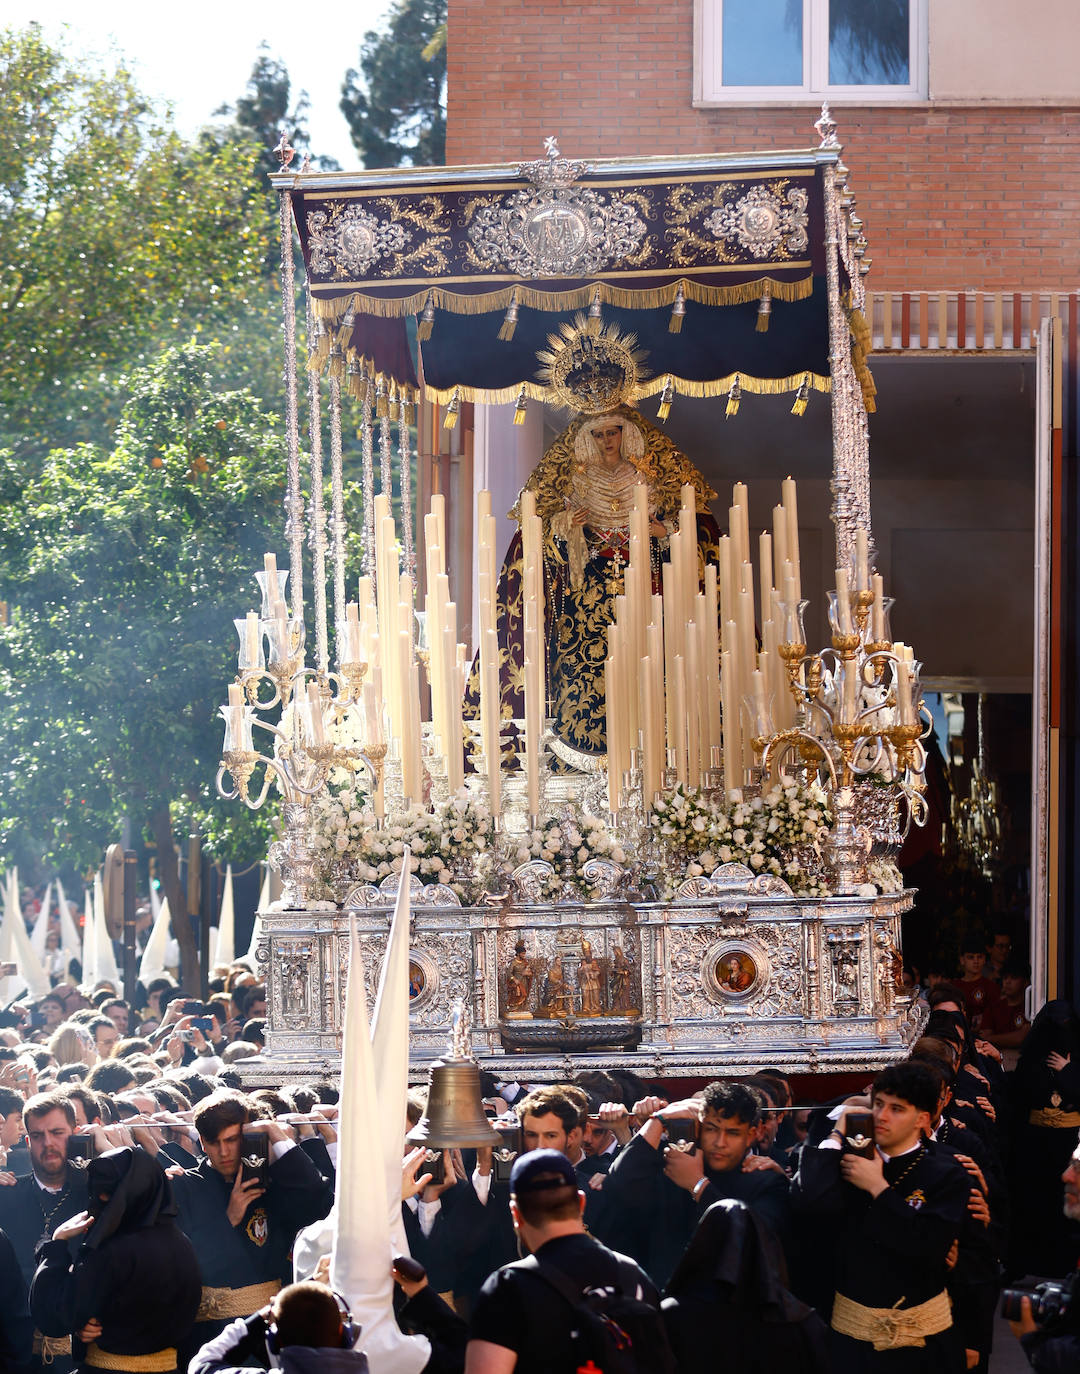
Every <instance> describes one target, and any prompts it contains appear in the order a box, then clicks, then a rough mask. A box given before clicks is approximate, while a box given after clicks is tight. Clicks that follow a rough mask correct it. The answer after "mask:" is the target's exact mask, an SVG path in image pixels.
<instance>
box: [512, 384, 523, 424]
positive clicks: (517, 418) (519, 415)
mask: <svg viewBox="0 0 1080 1374" xmlns="http://www.w3.org/2000/svg"><path fill="white" fill-rule="evenodd" d="M524 423H525V384H524V383H522V386H521V390H520V391H519V392H518V398H517V403H516V404H515V406H514V424H515V425H523V424H524Z"/></svg>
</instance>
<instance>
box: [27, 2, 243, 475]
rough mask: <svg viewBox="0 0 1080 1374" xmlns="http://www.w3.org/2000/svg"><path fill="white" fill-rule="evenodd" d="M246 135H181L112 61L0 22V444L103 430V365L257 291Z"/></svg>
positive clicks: (229, 310)
mask: <svg viewBox="0 0 1080 1374" xmlns="http://www.w3.org/2000/svg"><path fill="white" fill-rule="evenodd" d="M258 157H259V150H258V148H257V147H256V145H255V144H254V142H253V141H251V140H250V139H246V138H245V139H231V140H221V141H219V142H218V143H217V144H216V145H207V144H203V145H201V146H193V145H191V144H189V143H186V142H185V141H184V140H183V139H181V138H180V137H179V136H178V135H177V134H176V132H175V131H174V130H173V129H172V128H171V127H170V124H169V121H168V119H167V118H165V117H161V116H159V115H158V113H157V112H156V111H155V110H154V109H153V107H152V106H151V105H150V103H149V102H148V101H147V100H146V99H145V98H144V97H143V96H142V95H141V93H140V92H139V90H138V89H137V87H136V86H135V84H134V82H133V80H132V78H131V75H130V73H129V72H128V71H127V70H126V69H125V68H124V66H123V65H117V66H116V67H115V69H114V70H111V71H102V70H97V69H95V68H94V67H92V66H91V65H90V64H89V63H87V62H85V61H83V60H81V59H75V58H72V57H70V56H68V55H67V54H66V53H65V52H64V51H62V50H61V49H60V48H57V47H54V46H51V45H50V44H49V43H47V42H46V40H45V39H44V38H43V36H42V34H41V31H40V29H39V28H38V26H37V25H35V24H29V25H28V26H27V27H25V28H23V29H11V30H6V31H0V207H2V210H0V262H2V263H3V264H4V272H3V275H2V278H0V318H3V321H4V328H3V330H2V331H0V443H2V444H4V445H6V446H8V447H10V448H11V449H12V450H13V452H14V454H15V456H16V458H19V459H27V458H29V459H32V460H33V461H37V460H39V459H40V458H41V456H42V455H43V454H44V453H45V452H46V451H47V450H48V449H50V448H53V447H71V446H73V445H75V444H78V443H81V442H84V441H89V442H94V443H102V442H105V441H106V440H107V438H108V435H109V433H110V432H111V429H112V427H113V426H114V424H115V421H116V418H117V415H118V401H119V394H118V393H117V392H116V390H115V388H113V387H110V386H109V385H108V384H107V383H108V380H109V378H110V377H114V376H115V374H116V372H117V370H118V369H120V368H123V367H130V366H133V365H138V364H139V363H140V362H144V361H146V360H147V358H148V357H149V356H150V355H151V354H152V352H154V351H156V349H157V348H158V347H160V346H161V344H162V343H165V342H168V341H182V340H184V339H186V338H188V337H190V335H191V334H192V332H193V331H202V332H205V333H206V334H208V335H210V336H212V335H213V334H214V333H215V332H216V331H219V330H220V331H222V332H227V331H228V330H229V329H230V328H231V327H232V325H233V322H234V321H235V319H236V317H237V315H238V314H241V315H242V314H243V313H244V312H245V311H246V310H248V309H251V308H257V305H258V299H259V297H260V294H263V295H265V294H266V293H267V291H268V287H267V279H266V274H265V263H266V260H267V256H268V250H269V247H270V241H269V238H268V232H269V231H268V224H269V220H268V217H267V215H266V213H265V204H266V198H265V193H264V191H263V190H262V188H261V187H258V186H257V183H256V179H255V167H256V163H257V160H258Z"/></svg>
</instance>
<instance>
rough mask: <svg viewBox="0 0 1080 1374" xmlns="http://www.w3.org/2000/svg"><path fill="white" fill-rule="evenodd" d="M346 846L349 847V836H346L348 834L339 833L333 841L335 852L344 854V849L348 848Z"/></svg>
mask: <svg viewBox="0 0 1080 1374" xmlns="http://www.w3.org/2000/svg"><path fill="white" fill-rule="evenodd" d="M348 847H349V837H348V835H339V836H338V837H337V839H336V840H335V841H334V848H335V849H336V850H337V852H338V853H339V854H344V853H345V851H346V849H348Z"/></svg>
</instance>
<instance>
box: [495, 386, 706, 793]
mask: <svg viewBox="0 0 1080 1374" xmlns="http://www.w3.org/2000/svg"><path fill="white" fill-rule="evenodd" d="M639 483H644V484H645V485H646V486H647V487H648V490H649V517H650V540H649V544H650V550H649V553H650V561H651V566H652V585H653V591H654V592H659V591H660V590H661V563H662V562H663V561H664V560H666V558H667V556H668V535H669V533H670V532H671V531H672V530H673V529H675V527H676V524H677V521H678V514H679V505H680V500H681V495H682V488H683V486H684V485H686V484H687V483H689V484H690V485H692V486H693V488H694V491H695V493H696V496H697V502H696V504H697V526H698V549H699V576H703V569H704V563H705V561H706V560H712V561H715V560H716V556H717V552H718V544H717V540H718V538H719V530H718V528H717V525H716V521H715V520H714V519H713V517H712V515H711V513H710V512H709V510H708V505H707V503H708V501H709V500H710V499H712V497H714V496H715V495H716V493H715V492H714V491H712V490H711V489H710V487H709V486H708V484H707V483H706V481H705V479H704V478H703V477H702V475H701V473H700V472H698V470H697V469H696V468H695V467H694V465H693V464H692V463H691V462H690V460H689V459H688V458H687V457H686V455H685V454H683V453H681V452H680V451H679V449H678V448H677V447H676V446H675V444H674V442H673V441H672V440H671V439H670V438H669V437H668V436H667V435H666V434H665V433H664V432H663V431H662V430H660V429H657V427H656V426H655V425H653V424H650V422H649V421H648V420H646V419H645V417H644V416H643V415H641V414H639V413H638V411H636V410H633V409H631V407H630V406H628V405H625V404H618V405H614V406H612V407H611V408H610V409H608V410H606V411H604V412H603V413H601V414H592V415H588V414H586V415H582V416H580V417H579V418H578V419H576V420H574V421H573V422H572V423H571V424H570V425H569V426H568V427H567V428H566V429H565V430H563V432H562V433H561V434H560V435H559V436H558V438H557V439H556V440H555V441H554V443H552V444H551V446H550V447H549V448H548V449H547V451H546V452H545V453H544V455H543V457H542V458H541V459H540V462H539V463H538V464H537V465H536V467H535V468H534V470H533V472H532V474H531V476H530V477H529V480H528V481H527V482H526V484H525V488H526V490H528V491H533V492H535V493H536V511H537V514H538V515H539V516H540V518H541V520H542V521H543V536H544V537H543V553H544V597H545V608H544V623H545V626H546V629H547V645H548V665H547V669H548V675H547V683H548V694H549V698H548V715H549V717H550V718H551V720H552V730H553V734H554V741H553V745H552V749H553V753H554V754H555V755H556V767H559V763H560V761H561V766H562V767H563V768H564V769H566V768H571V769H572V768H577V769H582V770H588V769H590V768H593V767H597V766H601V765H602V764H603V762H604V755H605V753H606V748H607V740H606V700H605V688H604V662H605V658H606V656H607V631H608V626H609V625H610V624H611V623H612V621H613V619H614V613H615V598H616V596H618V595H619V594H620V593H621V592H622V590H623V576H624V572H625V568H626V563H627V557H628V550H629V541H630V512H631V510H632V508H633V504H634V487H635V486H637V485H638V484H639ZM510 514H511V516H513V517H514V518H515V519H518V520H520V501H519V502H518V503H517V504H516V505H515V506H514V509H513V510H512V511H511V512H510ZM521 597H522V549H521V533H520V530H519V531H518V532H517V533H516V534H515V535H514V537H513V539H512V540H511V543H510V548H509V550H508V551H507V555H506V559H505V561H504V563H503V567H502V574H501V577H500V580H499V592H498V599H499V615H500V625H499V640H500V644H501V646H502V648H501V659H502V662H501V687H502V714H503V719H504V722H505V721H506V720H508V719H518V720H520V719H521V718H522V716H523V714H524V673H523V653H522V625H523V615H522V604H521ZM474 692H475V683H474V682H473V683H470V693H469V695H470V696H474ZM474 699H475V698H474Z"/></svg>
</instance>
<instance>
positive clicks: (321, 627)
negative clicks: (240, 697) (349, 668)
mask: <svg viewBox="0 0 1080 1374" xmlns="http://www.w3.org/2000/svg"><path fill="white" fill-rule="evenodd" d="M307 332H308V348H309V350H314V347H315V320H314V315H313V312H312V309H311V296H310V295H309V296H308V301H307ZM307 376H308V385H307V393H308V441H309V443H310V445H311V490H310V492H309V493H308V501H309V508H308V544H309V546H310V548H311V581H312V588H313V591H314V594H315V655H316V664H317V667H318V670H319V674H320V676H325V674H326V672H327V670H328V669H329V666H330V664H329V655H328V652H327V646H326V507H325V506H324V504H323V456H322V383H321V381H320V379H319V373H318V369H317V368H314V367H309V368H308V374H307Z"/></svg>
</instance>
